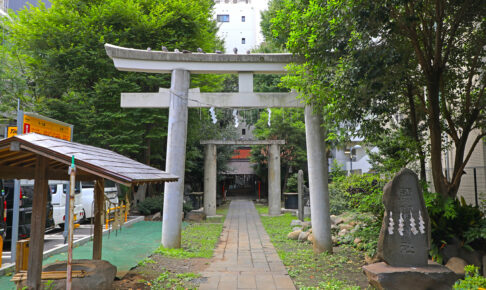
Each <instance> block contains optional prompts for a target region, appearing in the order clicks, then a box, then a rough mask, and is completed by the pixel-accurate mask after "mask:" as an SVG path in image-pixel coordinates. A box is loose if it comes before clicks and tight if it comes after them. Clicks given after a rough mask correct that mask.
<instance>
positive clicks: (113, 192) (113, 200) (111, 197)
mask: <svg viewBox="0 0 486 290" xmlns="http://www.w3.org/2000/svg"><path fill="white" fill-rule="evenodd" d="M81 203H82V206H83V209H84V217H85V218H86V219H91V218H93V217H94V182H84V181H83V182H81ZM114 205H118V189H117V187H116V185H115V183H114V182H112V181H110V180H105V208H106V209H108V208H109V207H112V206H114Z"/></svg>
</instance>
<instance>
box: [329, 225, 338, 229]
mask: <svg viewBox="0 0 486 290" xmlns="http://www.w3.org/2000/svg"><path fill="white" fill-rule="evenodd" d="M338 228H339V227H338V226H336V225H331V230H333V229H338Z"/></svg>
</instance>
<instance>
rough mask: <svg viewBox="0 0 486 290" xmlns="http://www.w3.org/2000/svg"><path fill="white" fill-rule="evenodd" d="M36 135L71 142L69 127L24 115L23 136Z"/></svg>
mask: <svg viewBox="0 0 486 290" xmlns="http://www.w3.org/2000/svg"><path fill="white" fill-rule="evenodd" d="M27 133H37V134H42V135H46V136H51V137H54V138H58V139H63V140H67V141H71V127H70V126H65V125H61V124H57V123H54V122H51V121H48V120H45V119H41V118H37V117H34V116H30V115H27V114H24V134H27Z"/></svg>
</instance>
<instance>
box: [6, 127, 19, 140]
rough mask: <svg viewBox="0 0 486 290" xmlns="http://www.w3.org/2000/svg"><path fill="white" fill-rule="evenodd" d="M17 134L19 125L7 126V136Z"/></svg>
mask: <svg viewBox="0 0 486 290" xmlns="http://www.w3.org/2000/svg"><path fill="white" fill-rule="evenodd" d="M15 135H17V127H8V128H7V138H10V137H12V136H15Z"/></svg>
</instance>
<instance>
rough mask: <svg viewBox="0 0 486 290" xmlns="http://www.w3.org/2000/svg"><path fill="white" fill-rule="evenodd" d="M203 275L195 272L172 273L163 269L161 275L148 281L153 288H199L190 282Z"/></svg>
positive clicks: (182, 289) (181, 289)
mask: <svg viewBox="0 0 486 290" xmlns="http://www.w3.org/2000/svg"><path fill="white" fill-rule="evenodd" d="M199 277H201V275H200V274H195V273H191V272H189V273H179V274H176V273H172V272H170V271H168V270H165V269H163V270H162V272H161V273H160V275H159V277H157V278H155V279H154V280H152V281H150V282H148V283H147V285H148V286H150V288H151V289H154V290H158V289H176V290H179V289H180V290H184V289H197V287H196V286H194V285H192V284H191V283H190V282H191V281H192V280H194V279H196V278H199Z"/></svg>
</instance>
